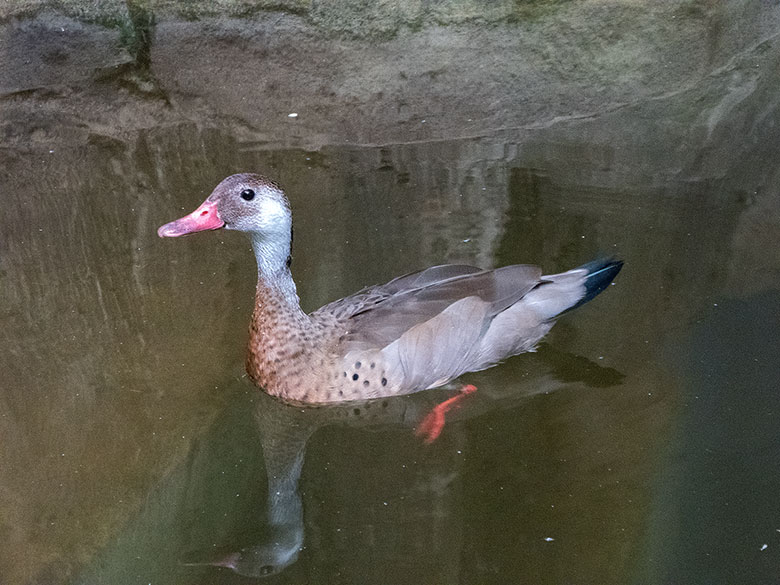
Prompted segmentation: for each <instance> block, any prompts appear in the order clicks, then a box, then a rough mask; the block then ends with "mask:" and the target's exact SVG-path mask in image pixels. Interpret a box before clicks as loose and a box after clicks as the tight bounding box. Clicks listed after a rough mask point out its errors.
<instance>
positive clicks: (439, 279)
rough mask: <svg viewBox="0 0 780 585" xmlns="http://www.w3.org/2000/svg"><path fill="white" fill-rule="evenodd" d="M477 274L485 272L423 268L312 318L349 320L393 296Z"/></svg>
mask: <svg viewBox="0 0 780 585" xmlns="http://www.w3.org/2000/svg"><path fill="white" fill-rule="evenodd" d="M478 272H485V271H484V270H483V269H481V268H477V267H476V266H467V265H465V264H442V265H441V266H433V267H431V268H425V269H424V270H418V271H416V272H410V273H409V274H404V275H403V276H399V277H397V278H394V279H393V280H391V281H390V282H387V283H385V284H379V285H374V286H369V287H366V288H364V289H362V290H360V291H358V292H356V293H355V294H352V295H350V296H348V297H344V298H343V299H339V300H337V301H333V302H332V303H328V304H327V305H324V306H322V307H320V308H319V309H317V310H316V311H314V312H313V313H312V314H311V316H312V317H313V318H315V319H319V318H322V319H329V318H332V317H335V318H336V319H338V320H343V319H349V318H350V317H353V316H355V315H358V314H360V313H363V312H365V311H367V310H370V309H374V308H377V307H378V306H380V305H381V304H382V303H384V302H386V301H388V300H390V299H392V298H393V297H394V296H395V295H400V294H405V293H411V292H414V291H416V290H419V289H421V288H425V287H428V286H431V285H435V284H441V283H443V282H445V281H448V280H451V279H454V278H461V277H464V276H467V275H469V274H475V273H478Z"/></svg>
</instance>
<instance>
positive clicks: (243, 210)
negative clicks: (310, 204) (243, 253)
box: [157, 173, 292, 245]
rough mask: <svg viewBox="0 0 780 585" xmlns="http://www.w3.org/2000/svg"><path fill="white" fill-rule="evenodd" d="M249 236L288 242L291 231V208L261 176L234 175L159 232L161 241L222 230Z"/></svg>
mask: <svg viewBox="0 0 780 585" xmlns="http://www.w3.org/2000/svg"><path fill="white" fill-rule="evenodd" d="M223 227H224V228H226V229H229V230H238V231H242V232H247V233H249V234H250V235H251V236H252V237H253V239H258V240H264V241H268V242H274V241H277V242H279V243H284V242H288V245H289V239H290V230H291V228H292V214H291V212H290V204H289V202H288V201H287V197H285V195H284V191H282V189H281V187H279V186H278V185H277V184H276V183H274V182H273V181H271V180H269V179H266V178H265V177H263V176H262V175H256V174H252V173H241V174H238V175H231V176H229V177H228V178H226V179H224V180H223V181H222V182H221V183H220V184H219V185H217V186H216V188H215V189H214V191H212V193H211V195H209V196H208V198H207V199H206V200H205V201H204V202H203V203H202V204H201V206H200V207H198V208H197V209H196V210H195V211H193V212H192V213H190V214H189V215H185V216H184V217H182V218H180V219H177V220H175V221H172V222H170V223H166V224H165V225H164V226H161V227H160V229H158V230H157V235H158V236H160V237H161V238H176V237H178V236H184V235H187V234H192V233H195V232H202V231H205V230H216V229H220V228H223Z"/></svg>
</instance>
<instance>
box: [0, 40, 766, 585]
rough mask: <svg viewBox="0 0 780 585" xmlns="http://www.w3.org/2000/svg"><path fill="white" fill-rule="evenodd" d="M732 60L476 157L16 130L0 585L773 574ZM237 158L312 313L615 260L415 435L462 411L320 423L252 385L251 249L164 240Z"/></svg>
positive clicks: (748, 86)
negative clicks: (570, 308) (273, 215)
mask: <svg viewBox="0 0 780 585" xmlns="http://www.w3.org/2000/svg"><path fill="white" fill-rule="evenodd" d="M759 57H760V59H761V60H760V68H758V69H756V67H754V65H755V61H756V60H758V59H759ZM741 59H742V61H740V60H738V61H737V62H736V64H732V67H731V69H727V70H725V71H721V72H720V73H718V74H713V76H712V77H711V78H710V79H708V80H707V82H706V83H705V84H702V85H700V86H697V87H695V88H693V89H689V90H686V91H681V92H679V93H676V94H673V95H667V96H664V97H663V98H659V99H652V100H646V101H642V102H639V103H636V104H634V105H630V106H625V107H622V108H619V109H617V110H615V111H612V112H611V113H604V114H602V115H599V116H595V117H592V118H586V119H579V120H570V121H559V122H557V123H554V124H540V125H539V126H533V125H532V126H529V127H527V128H516V129H512V130H500V131H485V132H484V133H478V135H477V136H473V135H472V134H470V135H469V136H471V137H468V138H459V137H458V135H457V132H453V137H452V138H449V139H441V140H439V139H437V140H428V141H427V140H421V141H417V142H414V143H397V144H395V143H394V144H387V145H383V146H376V145H370V146H360V145H330V146H323V147H322V148H319V149H317V150H307V149H304V148H291V147H290V146H289V144H287V143H284V144H282V143H280V144H275V143H273V142H271V143H265V144H262V145H258V144H256V143H254V142H247V141H243V140H242V139H241V138H240V136H241V129H240V128H236V127H234V126H232V125H231V124H230V123H227V122H225V123H221V124H216V123H214V122H213V120H208V121H202V122H201V121H199V120H181V121H179V122H178V123H175V124H173V123H165V124H152V125H149V126H148V127H145V128H141V129H138V131H137V133H135V134H133V135H132V136H130V137H128V138H126V139H118V138H104V137H101V135H100V133H99V132H94V133H93V134H91V135H90V138H89V140H87V141H82V140H73V141H72V142H69V141H68V134H67V132H64V133H58V134H57V135H56V139H54V138H53V139H52V140H51V148H49V147H48V144H47V143H46V140H43V139H41V138H40V136H39V137H38V139H36V142H34V143H30V144H27V143H25V144H20V143H18V142H13V141H11V140H10V139H9V140H8V141H7V142H6V145H5V146H4V148H3V149H2V151H0V160H1V161H2V163H3V173H2V178H1V179H0V181H1V182H2V193H3V195H2V197H3V212H2V220H1V221H2V249H0V295H2V299H3V303H2V308H0V341H1V342H2V345H3V349H4V351H3V352H2V354H0V386H1V387H2V393H1V394H0V411H1V412H0V436H2V437H3V447H2V450H1V451H0V540H2V541H3V543H4V545H3V547H2V548H3V551H2V552H0V575H5V579H2V581H3V582H4V583H30V584H32V583H74V584H75V583H79V584H81V583H83V584H96V583H100V584H103V583H105V584H130V583H139V584H147V583H151V584H154V585H164V584H172V585H174V584H175V585H180V584H190V583H191V584H200V583H203V584H206V583H208V584H226V583H248V582H253V581H254V580H255V579H256V578H259V577H256V575H260V574H263V573H270V574H269V575H268V576H266V577H265V578H266V580H267V582H271V583H360V584H367V583H377V584H379V583H381V584H391V583H399V584H400V583H421V584H423V583H430V584H434V583H474V584H482V583H496V584H504V583H506V584H519V583H551V584H559V583H561V584H562V583H579V584H586V583H593V584H607V583H614V584H625V583H637V584H645V583H652V584H655V583H658V584H661V583H736V582H740V583H773V582H776V581H777V580H778V578H780V570H779V569H778V567H780V563H778V551H780V505H779V504H778V501H779V500H778V499H777V493H778V492H779V491H780V466H778V462H780V461H779V458H780V454H779V453H780V452H779V451H778V450H779V449H780V446H779V445H778V441H777V438H776V435H777V432H776V428H777V418H778V416H780V393H778V363H780V355H778V354H779V353H780V351H779V345H778V334H777V332H778V326H779V325H780V255H779V252H778V250H780V245H778V244H780V229H779V226H780V192H779V190H780V187H778V186H779V185H780V176H779V175H778V168H780V148H778V146H780V108H779V106H778V99H777V94H776V90H775V88H776V87H777V81H778V77H777V67H776V65H777V63H780V59H778V55H777V51H776V50H774V49H771V50H770V49H767V50H764V51H762V52H760V53H756V54H752V53H751V54H749V55H748V56H747V57H746V56H742V57H741ZM236 91H238V90H236ZM734 96H737V97H736V98H735V97H734ZM27 99H30V100H34V99H38V98H35V97H29V96H21V97H20V96H17V97H15V98H14V100H16V101H15V104H16V105H18V104H19V103H20V102H23V101H24V100H27ZM724 104H725V105H724ZM423 106H424V104H416V105H414V107H417V108H420V109H421V111H422V108H423ZM726 106H728V107H726ZM57 107H60V106H57ZM62 107H63V108H64V107H65V106H62ZM25 123H26V124H31V125H34V124H36V123H37V122H35V121H29V122H25ZM41 127H45V125H43V124H42V123H41ZM52 127H55V128H56V124H54V125H53V126H52ZM42 131H44V130H42ZM55 133H56V132H55ZM237 171H256V172H262V173H264V174H267V175H269V176H271V177H273V178H275V179H277V180H278V181H279V182H280V183H281V184H282V185H283V186H284V187H285V189H286V191H287V193H288V195H289V197H290V199H291V201H292V205H293V212H294V218H295V230H296V231H295V248H294V261H293V272H294V276H295V278H296V281H297V283H298V292H299V294H300V296H301V300H302V303H303V305H304V307H305V308H307V309H314V308H316V307H318V306H320V305H321V304H323V303H325V302H327V301H329V300H332V299H335V298H338V297H340V296H343V295H346V294H349V293H351V292H354V291H356V290H357V289H359V288H361V287H363V286H365V285H369V284H374V283H379V282H383V281H386V280H389V279H390V278H392V277H394V276H397V275H399V274H402V273H405V272H408V271H411V270H416V269H419V268H421V267H425V266H428V265H432V264H437V263H443V262H453V263H460V262H468V263H474V264H478V265H480V266H486V267H488V266H499V265H504V264H509V263H516V262H524V263H535V264H540V265H541V266H542V267H543V268H544V269H545V271H547V272H555V271H560V270H564V269H567V268H570V267H573V266H576V265H579V264H581V263H583V262H586V261H588V260H590V259H592V258H593V257H595V256H597V255H599V254H609V255H616V256H618V257H620V258H622V259H623V260H624V261H625V267H624V269H623V271H622V273H621V274H620V276H619V277H618V279H617V283H616V285H615V286H612V287H610V288H609V289H608V290H607V291H606V292H605V293H604V294H602V295H601V296H599V297H598V298H597V299H595V300H594V301H593V302H591V303H589V304H588V305H586V306H584V307H582V308H580V309H578V310H577V311H575V312H572V313H570V314H567V315H565V316H564V317H563V318H562V319H561V320H560V322H559V323H558V324H557V325H556V327H555V328H554V329H553V331H552V333H551V334H550V335H549V336H548V337H547V339H546V341H545V343H544V344H543V346H542V347H541V348H540V351H539V352H538V353H536V354H527V355H523V356H518V357H515V358H512V359H510V360H509V361H508V362H507V363H505V364H503V365H501V366H499V367H497V368H494V369H492V370H489V371H486V372H482V373H479V374H472V375H469V376H467V377H465V378H464V381H468V382H470V383H473V384H475V385H477V386H478V388H479V390H478V392H477V393H476V394H475V395H474V396H473V397H470V398H469V399H468V400H466V401H464V403H463V405H462V407H461V408H460V409H459V410H458V411H457V412H456V413H454V414H453V416H452V418H451V420H450V421H449V423H448V425H447V426H446V427H445V430H444V432H443V434H442V436H441V437H440V438H439V440H438V441H437V442H435V443H434V444H433V445H425V444H423V443H422V442H421V441H420V440H419V439H418V438H416V437H415V436H414V428H415V425H416V424H417V422H419V420H420V418H421V417H422V416H423V414H424V413H425V412H426V411H427V409H428V408H430V407H431V406H432V405H433V404H434V403H436V402H437V401H440V400H442V399H444V398H446V397H448V396H450V395H452V390H437V391H431V392H426V393H423V394H421V395H414V396H408V397H403V398H397V399H392V400H388V401H386V403H385V404H383V403H382V401H380V402H374V403H371V404H368V405H365V404H361V405H347V406H344V407H338V408H335V409H308V410H307V409H300V408H294V407H289V406H285V405H282V404H280V403H278V402H276V401H274V400H272V399H269V398H268V397H267V396H265V395H263V394H261V393H260V392H259V391H258V390H257V389H256V388H254V387H253V386H252V385H251V383H249V382H248V380H247V379H246V377H245V376H244V374H243V368H242V364H243V352H244V343H245V340H246V328H247V323H248V316H249V313H250V311H251V304H252V295H253V289H254V283H255V273H254V260H253V258H252V256H251V251H250V248H249V245H248V242H247V241H246V240H245V239H244V238H243V237H242V236H241V235H240V234H236V233H225V232H214V233H206V234H199V235H197V236H193V237H190V238H186V239H183V240H176V241H163V240H160V239H159V238H157V236H156V233H155V232H156V228H157V227H158V226H159V225H161V224H162V223H165V222H167V221H169V220H171V219H173V218H175V217H178V216H179V215H181V214H182V213H183V212H189V211H190V210H191V209H194V208H195V207H196V206H197V205H198V204H199V203H200V202H201V201H202V200H203V199H204V198H205V196H206V195H207V194H208V193H209V192H210V190H211V189H212V187H213V186H214V185H215V184H216V183H217V182H218V181H219V180H220V179H221V178H222V177H224V176H225V175H228V174H230V173H233V172H237ZM274 543H276V545H274ZM219 564H222V565H232V569H231V568H230V567H226V566H223V567H218V566H214V565H219ZM248 575H249V576H248ZM252 575H255V576H252Z"/></svg>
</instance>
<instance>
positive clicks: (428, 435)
mask: <svg viewBox="0 0 780 585" xmlns="http://www.w3.org/2000/svg"><path fill="white" fill-rule="evenodd" d="M476 390H477V387H476V386H474V385H472V384H466V385H465V386H463V388H461V389H460V392H459V393H458V394H456V395H455V396H453V397H452V398H448V399H447V400H445V401H444V402H442V403H441V404H437V405H436V406H434V407H433V410H431V412H429V413H428V414H426V415H425V418H424V419H423V420H422V422H421V423H420V424H419V425H418V426H417V428H416V429H415V430H414V434H415V435H417V436H418V437H422V439H423V442H425V444H426V445H430V444H431V443H433V442H434V441H435V440H436V439H437V438H438V437H439V435H440V434H441V431H442V429H443V428H444V422H445V421H444V415H445V414H447V413H448V412H449V411H450V410H452V409H453V408H455V406H456V404H457V403H458V402H459V401H460V400H461V399H462V398H464V397H466V396H468V395H469V394H471V393H472V392H475V391H476Z"/></svg>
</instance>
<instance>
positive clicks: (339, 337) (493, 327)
mask: <svg viewBox="0 0 780 585" xmlns="http://www.w3.org/2000/svg"><path fill="white" fill-rule="evenodd" d="M222 227H226V228H228V229H235V230H240V231H244V232H247V233H248V234H249V236H250V238H251V240H252V246H253V248H254V251H255V256H256V258H257V265H258V273H259V278H258V284H257V296H256V304H255V310H254V315H253V318H252V324H251V329H250V342H249V355H248V359H247V370H248V372H249V375H250V376H251V378H252V379H253V380H254V381H255V382H256V383H257V384H258V385H260V386H262V387H263V388H264V389H265V390H266V391H267V392H268V393H269V394H272V395H274V396H278V397H280V398H282V399H284V400H288V401H295V402H299V403H313V404H317V403H334V402H344V401H349V400H364V399H367V398H376V397H381V396H396V395H400V394H408V393H411V392H417V391H419V390H425V389H428V388H436V387H439V386H442V385H444V384H446V383H447V382H449V381H450V380H453V379H454V378H456V377H458V376H460V375H461V374H463V373H465V372H470V371H476V370H483V369H485V368H489V367H491V366H493V365H495V364H496V363H498V362H499V361H501V360H503V359H505V358H507V357H509V356H512V355H515V354H519V353H522V352H526V351H530V350H533V348H534V347H535V346H536V344H537V343H538V342H539V340H540V339H541V338H542V337H543V336H544V335H545V334H546V333H547V332H548V331H549V330H550V328H551V327H552V326H553V323H554V320H555V318H556V317H558V316H559V315H560V314H562V313H563V312H565V311H568V310H570V309H573V308H575V307H577V306H579V305H581V304H583V303H585V302H587V301H588V300H590V299H591V298H593V297H594V296H596V295H597V294H598V293H600V292H601V291H602V290H604V288H606V287H607V285H609V283H610V282H611V281H612V279H613V278H614V277H615V275H617V273H618V272H619V271H620V268H621V266H622V262H619V261H612V260H606V261H596V262H591V263H589V264H585V265H583V266H580V267H579V268H575V269H573V270H569V271H568V272H563V273H561V274H553V275H548V276H542V272H541V270H540V269H539V268H538V267H535V266H528V265H514V266H505V267H503V268H498V269H496V270H482V269H479V268H475V267H473V266H456V265H444V266H436V267H433V268H428V269H427V270H423V271H421V272H416V273H413V274H408V275H406V276H402V277H400V278H396V279H395V280H392V281H390V282H389V283H387V284H385V285H381V286H375V287H371V288H367V289H364V290H362V291H360V292H358V293H357V294H354V295H352V296H350V297H346V298H344V299H341V300H339V301H335V302H333V303H330V304H328V305H326V306H324V307H322V308H321V309H319V310H317V311H315V312H313V313H311V314H310V315H307V314H305V313H304V312H303V311H302V310H301V308H300V305H299V302H298V296H297V295H296V289H295V283H294V282H293V280H292V275H291V274H290V269H289V266H290V252H291V244H292V231H291V230H292V216H291V213H290V206H289V202H288V201H287V198H286V197H285V195H284V193H283V191H282V190H281V188H280V187H278V186H277V185H276V184H275V183H273V182H271V181H269V180H268V179H266V178H264V177H262V176H260V175H253V174H239V175H233V176H231V177H228V178H227V179H225V180H223V181H222V182H221V183H220V184H219V185H218V186H217V187H216V189H215V190H214V192H213V193H212V194H211V195H210V196H209V197H208V199H206V201H205V202H204V203H203V204H202V205H201V206H200V207H199V208H198V209H197V210H195V211H194V212H193V213H191V214H190V215H187V216H185V217H183V218H181V219H178V220H176V221H173V222H171V223H169V224H166V225H164V226H162V227H161V228H160V229H159V230H158V234H159V235H160V236H167V237H175V236H181V235H185V234H189V233H193V232H197V231H202V230H209V229H218V228H222Z"/></svg>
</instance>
